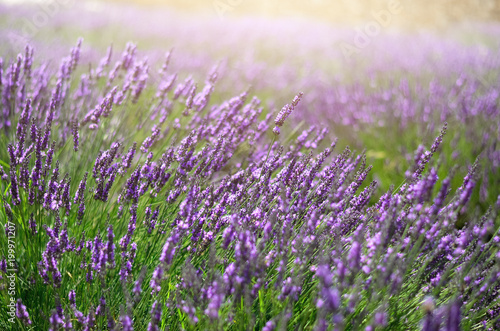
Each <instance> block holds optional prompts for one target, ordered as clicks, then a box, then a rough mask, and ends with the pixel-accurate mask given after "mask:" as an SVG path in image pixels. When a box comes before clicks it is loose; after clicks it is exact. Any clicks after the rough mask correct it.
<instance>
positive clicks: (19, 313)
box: [16, 299, 31, 325]
mask: <svg viewBox="0 0 500 331" xmlns="http://www.w3.org/2000/svg"><path fill="white" fill-rule="evenodd" d="M16 317H17V318H18V319H19V320H20V321H21V322H22V323H23V324H24V325H31V320H30V315H29V314H28V311H27V310H26V306H25V305H23V304H22V301H21V299H17V303H16Z"/></svg>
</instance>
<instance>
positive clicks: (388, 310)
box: [0, 40, 500, 331]
mask: <svg viewBox="0 0 500 331" xmlns="http://www.w3.org/2000/svg"><path fill="white" fill-rule="evenodd" d="M81 47H82V41H81V40H79V41H78V43H77V45H76V46H75V47H73V48H72V49H71V51H70V55H68V56H67V57H64V58H62V59H61V63H60V66H59V68H58V69H57V70H55V71H52V69H51V67H50V66H49V65H47V64H46V63H44V62H43V59H41V60H42V62H37V61H35V58H34V54H36V53H35V52H34V50H33V49H32V48H31V47H30V46H27V47H26V50H25V51H24V52H23V53H20V54H19V55H18V56H17V57H15V58H6V59H4V60H2V61H0V63H2V66H1V68H0V74H1V79H0V84H1V85H0V87H1V96H2V98H1V109H2V112H1V118H0V129H1V131H2V134H1V138H0V162H1V167H2V168H0V170H1V182H0V192H1V203H2V210H1V212H0V217H1V220H0V222H1V224H2V226H4V228H5V231H3V232H2V234H1V235H0V258H1V259H2V260H1V263H0V270H1V272H0V276H1V280H0V281H1V286H2V292H1V293H2V305H1V307H0V314H1V315H2V318H1V319H0V327H1V328H2V329H6V330H8V329H13V330H23V329H26V330H46V329H50V330H62V329H64V330H66V329H67V330H72V329H75V330H108V329H109V330H165V329H173V330H221V329H229V330H242V329H255V330H260V329H262V330H268V331H270V330H281V329H283V330H284V329H301V330H328V329H339V330H343V329H346V330H375V329H387V330H402V329H405V330H406V329H409V330H419V329H422V330H441V329H443V330H459V329H464V330H471V329H487V330H494V329H498V328H500V321H499V312H500V306H499V289H500V282H499V276H500V269H499V265H500V264H499V259H500V251H499V245H500V234H499V233H498V225H499V222H498V216H499V210H500V197H496V196H495V197H494V199H493V198H492V197H491V196H490V197H489V199H483V200H482V203H483V204H485V203H487V202H488V201H489V200H492V199H493V200H492V201H493V203H492V204H491V206H489V208H487V209H485V210H482V209H481V208H480V207H481V205H480V204H479V203H478V198H477V197H476V196H477V195H478V194H480V192H481V190H482V188H483V187H484V186H485V185H486V183H487V182H488V181H493V182H494V181H498V178H497V177H495V176H494V173H493V172H491V171H489V170H488V169H489V168H490V167H493V166H492V164H493V163H492V161H493V159H494V158H495V157H496V156H493V155H496V154H495V153H496V146H495V145H494V144H490V143H489V142H490V140H493V138H492V137H486V138H484V140H483V142H484V144H483V146H486V147H484V148H483V149H484V150H486V153H484V154H485V155H483V156H482V158H478V160H477V161H476V162H475V163H473V164H472V165H471V166H470V168H469V169H468V171H467V172H466V174H463V176H462V175H461V172H460V169H456V168H453V167H451V166H450V164H449V162H446V160H447V158H448V156H449V155H448V154H449V153H447V152H445V151H449V149H450V148H449V146H450V145H451V144H452V142H451V141H450V140H451V139H450V138H449V137H448V135H447V131H450V130H453V129H455V126H456V125H459V124H457V123H456V121H455V120H453V119H452V120H451V121H450V122H449V123H448V124H447V123H445V122H444V121H442V123H441V124H440V127H441V128H442V129H441V131H440V133H438V134H436V138H435V140H434V142H433V143H429V144H428V146H427V147H425V145H422V146H420V147H419V148H417V149H416V150H415V151H414V153H413V155H412V158H413V160H412V162H409V163H408V168H407V169H404V171H403V173H404V178H402V180H401V181H400V182H395V183H393V184H394V186H392V187H390V188H389V189H387V188H380V187H379V184H378V183H377V181H375V180H371V179H372V178H375V177H376V176H375V175H372V173H373V172H374V169H373V168H372V166H370V165H369V164H368V161H367V156H366V155H365V154H364V153H357V152H355V151H353V150H351V149H350V148H349V147H347V146H342V147H341V142H338V141H337V140H336V139H333V138H332V136H331V135H330V133H329V131H328V129H327V128H319V127H316V126H310V127H309V128H307V127H306V128H298V129H297V128H294V127H293V125H292V124H293V123H294V121H291V119H287V118H288V117H289V116H292V117H293V116H294V113H296V112H298V111H299V109H300V107H301V106H302V104H301V103H304V102H306V99H305V98H304V99H303V100H301V98H302V96H303V94H302V92H299V93H297V94H296V96H295V98H293V99H292V98H291V99H292V101H291V103H290V104H287V105H285V106H284V107H283V108H282V110H281V111H279V112H272V111H269V110H268V109H267V107H265V106H263V105H262V102H261V100H259V98H257V97H250V93H249V91H248V90H245V91H238V93H235V95H234V96H233V97H231V98H227V99H225V100H224V99H222V98H220V96H219V95H217V94H216V86H217V84H218V82H219V79H220V76H221V75H220V72H219V71H218V70H219V69H218V67H214V68H213V69H211V70H210V71H208V72H207V73H206V79H205V81H203V82H201V83H199V82H196V81H195V79H194V78H193V77H192V76H185V73H183V72H172V71H171V69H170V67H169V61H170V57H171V53H167V55H166V57H165V60H164V61H163V62H162V63H160V64H155V63H150V62H149V61H148V60H147V59H146V58H141V57H140V55H139V52H138V51H137V47H136V46H135V45H134V44H132V43H130V44H127V46H126V48H125V50H124V51H123V52H122V54H121V55H119V56H118V57H117V59H115V60H116V61H115V62H114V63H113V56H112V54H113V53H112V51H111V49H110V50H109V51H108V53H107V54H106V55H105V56H104V57H103V59H102V60H101V61H99V64H98V66H89V67H88V68H87V67H86V66H79V63H80V62H81V61H82V59H81V55H80V54H81ZM115 57H116V56H115ZM41 60H38V61H41ZM157 67H159V68H160V69H159V70H158V71H157V72H156V69H155V68H157ZM94 68H95V69H94ZM387 93H389V95H390V96H389V97H387V100H393V101H394V104H391V103H389V104H390V105H396V104H397V105H399V104H402V105H406V104H408V102H406V101H404V100H407V99H409V98H411V92H410V90H409V87H408V86H407V85H405V84H402V85H401V86H400V88H399V89H390V90H388V92H387ZM457 93H458V92H457ZM475 93H477V94H475ZM481 93H482V92H481V91H476V90H474V91H472V90H471V91H468V92H465V94H459V95H460V98H463V99H464V100H466V99H467V98H468V97H471V96H475V97H477V98H476V99H475V100H476V101H470V102H471V103H475V102H477V103H478V104H479V105H478V108H477V109H476V110H471V109H470V107H469V106H468V105H467V104H464V105H463V109H464V113H467V114H469V111H470V112H473V111H479V109H481V111H483V112H484V111H485V109H487V110H489V111H487V112H486V114H483V115H484V116H486V117H485V118H486V119H488V118H491V119H494V120H496V121H497V122H496V123H498V105H497V103H495V102H494V100H497V99H496V98H498V95H496V96H495V95H493V96H489V97H488V98H491V99H487V100H490V101H487V100H486V99H482V98H481ZM353 94H354V95H356V93H353ZM349 95H350V94H349ZM432 95H433V96H434V97H435V98H436V100H434V101H431V105H430V106H429V107H432V105H435V104H437V103H439V98H441V97H443V98H444V96H443V95H441V94H435V93H433V94H432ZM371 97H373V98H375V99H377V98H378V97H377V96H371ZM485 98H486V97H485ZM221 100H222V101H221ZM467 100H469V99H467ZM481 100H483V101H481ZM432 102H435V103H434V104H432ZM361 103H362V102H361V101H360V104H361ZM370 104H371V105H372V106H373V103H370ZM394 107H396V106H394ZM372 109H374V111H378V110H377V107H375V108H372ZM341 114H342V113H341ZM365 114H368V113H365ZM297 116H299V118H300V116H302V117H301V118H302V119H306V120H307V115H304V114H302V115H300V114H299V115H297ZM346 116H347V115H346ZM460 116H461V115H459V117H458V118H462V119H468V118H469V115H464V117H460ZM474 116H475V115H474ZM445 117H446V118H443V119H449V118H448V116H445ZM474 118H476V117H474ZM477 118H478V121H480V119H479V118H480V117H479V115H478V117H477ZM481 118H483V119H484V117H481ZM287 121H290V122H289V123H287ZM361 122H362V121H356V124H359V123H361ZM438 122H439V121H435V122H433V123H438ZM288 125H289V126H290V128H287V126H288ZM403 127H404V125H403ZM433 131H434V129H433ZM470 143H471V144H475V143H476V142H470ZM494 166H495V167H498V164H495V165H494ZM484 167H485V168H486V169H487V170H486V172H485V171H484ZM495 169H496V168H495ZM375 170H377V171H379V172H382V171H384V169H383V168H381V167H377V168H375ZM491 173H493V174H491ZM443 174H445V175H444V176H443ZM382 175H383V174H382ZM485 176H486V180H485V179H484V178H485ZM457 181H459V184H458V185H454V183H456V182H457ZM494 183H496V182H494ZM490 195H491V194H490ZM14 270H15V271H14ZM12 275H14V276H15V281H14V282H12V281H11V277H12ZM11 284H14V286H13V287H12V285H11ZM10 302H13V307H14V308H12V309H13V310H11V308H10V307H9V303H10ZM11 312H13V315H9V314H10V313H11Z"/></svg>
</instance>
